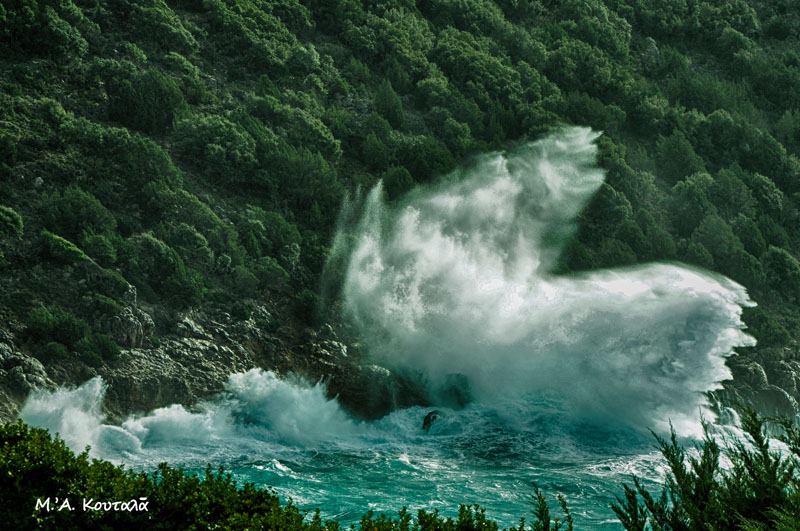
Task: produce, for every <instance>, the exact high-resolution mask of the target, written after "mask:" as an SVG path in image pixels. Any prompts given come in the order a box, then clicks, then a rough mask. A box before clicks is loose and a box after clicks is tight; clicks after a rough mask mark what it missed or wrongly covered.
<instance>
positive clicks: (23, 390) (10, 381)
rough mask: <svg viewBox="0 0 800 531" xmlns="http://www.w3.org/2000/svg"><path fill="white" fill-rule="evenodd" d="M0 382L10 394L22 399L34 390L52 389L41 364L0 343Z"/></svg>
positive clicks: (52, 384) (51, 382) (52, 385)
mask: <svg viewBox="0 0 800 531" xmlns="http://www.w3.org/2000/svg"><path fill="white" fill-rule="evenodd" d="M0 381H2V382H3V384H4V386H5V387H6V388H7V389H8V391H9V392H10V393H11V394H14V395H17V396H20V397H24V396H27V395H28V393H30V392H31V391H33V390H36V389H54V388H55V383H53V381H52V380H51V379H50V378H49V377H48V375H47V371H46V370H45V368H44V366H43V365H42V363H41V362H40V361H39V360H37V359H36V358H33V357H31V356H28V355H27V354H23V353H21V352H16V351H15V350H14V349H13V348H12V347H11V345H8V344H6V343H0Z"/></svg>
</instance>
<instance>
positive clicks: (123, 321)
mask: <svg viewBox="0 0 800 531" xmlns="http://www.w3.org/2000/svg"><path fill="white" fill-rule="evenodd" d="M154 326H155V325H154V323H153V319H152V317H150V315H149V314H148V313H147V312H145V311H144V310H142V309H140V308H137V307H136V306H126V307H125V308H123V309H122V311H121V312H120V313H118V314H117V315H115V316H114V317H112V318H111V320H110V322H109V323H108V324H107V325H106V327H105V328H106V329H108V331H109V332H110V333H111V336H112V337H113V338H114V341H116V342H117V343H118V344H119V345H120V346H123V347H130V348H137V347H140V346H142V344H143V342H144V340H145V338H147V337H148V336H149V335H150V334H151V333H152V332H153V328H154Z"/></svg>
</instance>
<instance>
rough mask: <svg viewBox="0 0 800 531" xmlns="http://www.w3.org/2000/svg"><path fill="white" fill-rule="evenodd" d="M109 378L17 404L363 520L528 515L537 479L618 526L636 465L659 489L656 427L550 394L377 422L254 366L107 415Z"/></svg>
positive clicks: (598, 520) (95, 436) (92, 442)
mask: <svg viewBox="0 0 800 531" xmlns="http://www.w3.org/2000/svg"><path fill="white" fill-rule="evenodd" d="M104 392H105V385H104V384H103V382H102V380H100V379H99V378H96V379H93V380H90V381H89V382H87V383H86V384H84V385H83V386H81V387H79V388H77V389H71V390H70V389H62V390H59V391H57V392H55V393H45V394H39V395H36V396H35V397H32V398H31V399H30V400H29V401H28V403H27V404H26V406H25V409H24V410H23V413H22V417H23V418H24V419H25V420H26V421H27V422H29V423H31V424H33V425H37V426H42V427H46V428H48V429H50V430H51V431H52V432H58V433H60V434H61V436H62V437H63V438H64V439H65V440H66V442H67V443H68V444H69V445H70V446H71V447H72V448H74V449H75V450H80V449H82V448H84V447H85V446H87V445H89V446H91V448H92V450H91V453H92V454H93V455H95V456H97V457H102V458H106V459H110V460H112V461H114V462H117V463H124V464H125V465H126V466H128V467H132V468H135V469H143V470H151V469H154V468H155V467H156V466H157V464H158V463H160V462H164V461H166V462H169V463H170V464H173V465H180V466H183V467H186V468H188V469H190V470H193V471H197V472H198V473H201V472H202V471H203V470H204V468H205V466H206V464H207V463H212V464H213V466H214V467H217V466H223V467H224V468H225V469H226V470H227V471H230V472H232V473H233V475H234V477H235V478H236V479H237V480H239V481H242V482H244V481H249V482H254V483H256V484H257V485H261V486H266V487H269V488H272V489H274V490H275V491H276V492H277V493H278V494H279V495H280V497H281V498H283V499H284V500H288V499H291V500H293V502H294V503H295V504H296V505H297V506H298V507H300V508H302V509H307V510H309V511H313V510H315V509H317V508H318V509H320V510H321V512H322V515H323V517H325V518H332V519H336V520H339V521H340V522H342V523H353V522H357V521H358V520H359V519H360V518H361V516H362V515H363V514H364V513H365V512H366V511H368V510H373V511H375V512H378V513H380V512H385V513H389V514H394V513H396V511H398V510H399V509H400V508H402V507H407V508H409V509H410V510H417V509H428V510H432V509H438V510H439V511H440V512H441V513H442V514H445V515H452V516H455V515H456V514H457V510H458V506H459V504H476V503H477V504H480V505H481V506H483V507H484V508H486V510H487V514H488V515H489V516H490V517H491V518H493V519H495V520H496V521H498V522H500V523H501V524H503V525H504V526H510V525H514V524H516V523H517V522H518V521H519V518H520V517H526V519H528V520H529V519H530V511H531V508H532V505H531V496H532V493H533V484H534V483H535V484H536V485H538V486H539V487H540V488H541V489H542V490H543V491H544V492H545V493H546V494H547V495H548V497H549V498H550V500H551V506H552V508H553V509H554V512H555V513H556V514H558V511H557V501H556V499H555V495H556V494H563V495H564V496H566V498H567V500H568V502H569V506H570V508H571V510H572V512H573V515H574V517H575V519H576V523H577V524H578V529H595V528H597V529H606V528H607V529H618V528H619V524H618V523H617V522H616V520H615V518H614V515H613V513H612V511H611V508H610V503H611V502H612V501H613V500H614V497H615V496H616V495H621V494H622V484H623V483H624V482H628V483H630V481H631V477H632V476H637V477H639V478H641V479H644V480H645V482H644V483H645V484H646V485H648V486H650V487H652V488H653V489H654V492H655V491H657V489H659V487H658V482H659V481H660V480H661V478H662V477H663V473H664V469H663V461H662V459H661V458H660V455H659V454H658V452H656V451H655V449H654V444H655V440H654V439H653V437H652V435H651V434H649V433H645V432H642V431H637V430H633V429H632V428H630V427H626V426H624V425H614V424H613V423H606V422H603V423H597V422H592V421H589V420H579V419H576V418H575V417H574V415H572V414H571V413H570V412H568V411H565V410H564V409H563V404H560V403H559V401H557V400H555V399H543V398H541V397H540V398H534V397H524V398H520V399H518V400H515V401H509V402H506V403H503V404H498V405H496V406H493V407H487V406H483V405H478V404H472V405H469V406H467V407H466V408H464V409H461V410H459V411H454V410H450V409H447V408H439V409H438V411H439V412H440V415H439V417H438V418H437V419H436V420H435V421H434V422H433V424H432V425H431V426H430V428H429V430H428V431H425V430H423V428H422V421H423V418H424V417H425V415H426V414H427V413H428V412H430V411H431V409H430V408H419V407H414V408H409V409H404V410H400V411H396V412H394V413H392V414H390V415H388V416H387V417H385V418H383V419H381V420H378V421H373V422H358V421H354V420H352V419H351V418H350V417H349V416H347V415H346V414H345V413H344V412H343V411H342V410H341V409H340V408H339V405H338V404H337V402H336V401H335V400H328V399H326V398H325V393H324V389H323V387H322V386H321V385H311V384H308V383H304V382H302V381H301V380H299V379H290V380H288V381H287V380H282V379H280V378H278V377H276V376H275V375H274V374H273V373H271V372H268V371H261V370H252V371H249V372H247V373H241V374H237V375H233V376H232V377H231V379H230V381H229V383H228V390H227V391H226V392H225V393H223V394H221V395H220V396H219V397H216V398H215V399H213V400H210V401H208V402H204V403H202V404H200V405H199V406H198V408H196V409H193V410H192V411H189V410H187V409H186V408H184V407H182V406H170V407H167V408H162V409H158V410H156V411H154V412H152V413H150V414H148V415H144V416H135V417H131V418H130V419H128V420H127V421H126V422H124V423H123V424H122V425H120V426H113V425H108V424H104V423H103V419H102V415H101V414H100V408H101V405H102V400H103V394H104Z"/></svg>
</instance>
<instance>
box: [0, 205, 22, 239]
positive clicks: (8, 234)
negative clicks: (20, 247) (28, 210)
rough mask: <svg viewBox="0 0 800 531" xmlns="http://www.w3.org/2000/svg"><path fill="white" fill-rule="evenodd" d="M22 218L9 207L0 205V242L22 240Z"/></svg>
mask: <svg viewBox="0 0 800 531" xmlns="http://www.w3.org/2000/svg"><path fill="white" fill-rule="evenodd" d="M23 227H24V225H23V223H22V216H20V215H19V214H18V213H17V211H16V210H14V209H13V208H11V207H8V206H5V205H0V241H3V240H12V239H19V238H22V229H23Z"/></svg>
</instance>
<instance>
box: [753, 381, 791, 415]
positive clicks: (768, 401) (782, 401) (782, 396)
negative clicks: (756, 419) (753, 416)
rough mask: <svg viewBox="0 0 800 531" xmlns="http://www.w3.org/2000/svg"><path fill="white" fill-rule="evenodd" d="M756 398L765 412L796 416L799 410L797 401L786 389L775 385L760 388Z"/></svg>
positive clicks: (761, 409)
mask: <svg viewBox="0 0 800 531" xmlns="http://www.w3.org/2000/svg"><path fill="white" fill-rule="evenodd" d="M754 398H755V400H756V404H757V406H758V408H759V410H760V411H761V412H762V413H763V414H767V415H781V416H787V417H794V415H795V414H796V412H797V401H796V400H795V399H794V398H792V397H791V396H790V395H789V393H787V392H786V391H785V390H783V389H781V388H780V387H777V386H775V385H770V386H769V387H767V388H766V389H760V390H759V391H757V392H756V393H755V397H754Z"/></svg>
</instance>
